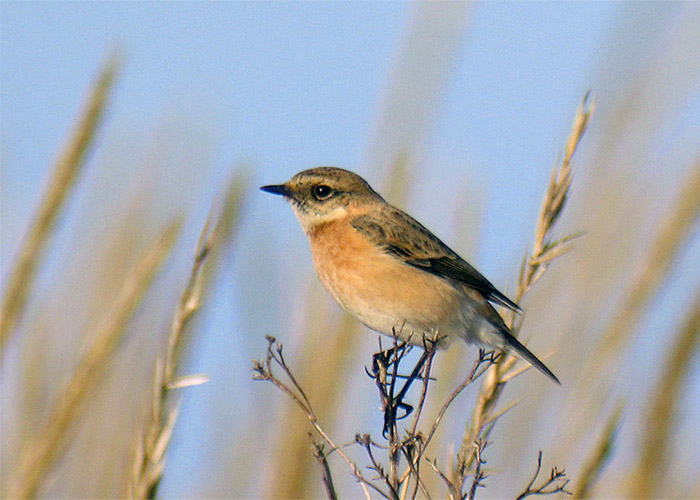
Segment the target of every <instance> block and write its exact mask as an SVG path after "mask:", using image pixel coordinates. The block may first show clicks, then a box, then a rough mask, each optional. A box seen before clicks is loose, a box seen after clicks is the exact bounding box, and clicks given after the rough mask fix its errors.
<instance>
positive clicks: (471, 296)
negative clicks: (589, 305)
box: [260, 167, 560, 384]
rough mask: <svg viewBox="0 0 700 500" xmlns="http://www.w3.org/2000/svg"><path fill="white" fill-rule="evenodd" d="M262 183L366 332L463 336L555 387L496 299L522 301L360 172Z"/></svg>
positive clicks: (445, 340) (307, 173)
mask: <svg viewBox="0 0 700 500" xmlns="http://www.w3.org/2000/svg"><path fill="white" fill-rule="evenodd" d="M260 189H261V190H262V191H265V192H267V193H272V194H275V195H280V196H282V197H284V198H285V199H286V200H287V201H289V202H290V203H291V206H292V208H293V210H294V213H295V215H296V218H297V219H298V221H299V223H300V224H301V227H302V229H303V231H304V233H305V234H306V236H307V238H308V240H309V244H310V247H311V254H312V258H313V262H314V267H315V268H316V272H317V274H318V276H319V279H320V281H321V283H322V284H323V285H324V287H325V288H326V290H327V291H328V292H329V293H330V295H331V296H332V297H333V298H334V299H335V300H336V302H337V303H338V304H339V305H340V306H341V307H342V308H343V309H345V310H346V311H347V312H348V313H350V315H352V316H354V317H355V318H357V319H358V320H359V321H360V322H361V323H363V324H364V325H366V326H367V327H368V328H370V329H371V330H374V331H376V332H378V333H380V334H384V335H389V336H392V335H398V337H399V338H400V339H401V340H405V341H408V342H409V343H411V344H416V345H420V344H423V343H424V340H423V339H424V338H426V336H427V338H435V339H437V342H438V347H440V348H444V347H447V346H448V345H449V344H450V343H451V341H452V340H453V339H455V338H461V339H462V340H464V341H466V342H467V343H468V344H476V345H479V346H485V347H488V348H493V349H497V350H500V351H505V352H512V351H514V352H515V353H517V354H518V355H519V356H520V357H522V358H524V359H525V360H526V361H527V362H529V363H530V364H531V365H532V366H534V367H535V368H537V369H538V370H539V371H541V372H542V373H544V374H545V375H547V376H548V377H549V378H550V379H552V380H553V381H554V382H556V383H557V384H560V382H559V379H558V378H557V377H556V376H555V375H554V373H552V371H551V370H550V369H549V368H547V366H545V364H544V363H542V361H540V360H539V358H537V356H535V355H534V354H533V353H532V352H530V350H528V349H527V348H526V347H525V346H524V345H523V344H522V343H521V342H520V341H519V340H518V339H517V338H515V336H514V335H513V332H512V331H511V330H510V329H509V328H508V326H507V325H506V324H505V322H504V321H503V319H502V317H501V316H500V315H499V313H498V312H497V311H496V309H495V308H494V307H493V305H492V304H497V305H499V306H503V307H505V308H506V309H510V310H513V311H516V312H521V309H520V307H519V306H518V305H517V304H516V303H515V302H513V301H512V300H511V299H509V298H508V297H507V296H506V295H504V294H503V293H501V292H499V291H498V290H497V289H496V287H494V285H492V284H491V282H490V281H489V280H487V279H486V278H485V277H484V276H483V275H482V274H481V273H479V271H477V270H476V269H475V268H474V267H473V266H472V265H471V264H469V263H468V262H467V261H466V260H464V259H463V258H461V257H460V256H459V255H457V253H456V252H454V251H453V250H452V249H450V247H448V246H447V245H446V244H445V243H443V242H442V241H441V240H440V239H439V238H438V237H437V236H435V235H434V234H433V233H431V232H430V231H429V230H428V229H427V228H426V227H425V226H423V225H422V224H420V223H419V222H418V221H416V220H415V219H414V218H413V217H411V216H410V215H408V214H407V213H405V212H404V211H402V210H400V209H399V208H396V207H395V206H393V205H391V204H390V203H388V202H387V201H385V200H384V198H382V196H381V195H380V194H379V193H377V192H376V191H375V190H374V189H372V187H371V186H370V185H369V183H368V182H367V181H365V180H364V179H363V178H362V177H360V176H359V175H357V174H355V173H354V172H351V171H349V170H345V169H342V168H337V167H317V168H311V169H308V170H304V171H302V172H299V173H298V174H296V175H295V176H294V177H292V178H291V179H290V180H289V181H287V182H285V183H283V184H274V185H267V186H262V187H261V188H260Z"/></svg>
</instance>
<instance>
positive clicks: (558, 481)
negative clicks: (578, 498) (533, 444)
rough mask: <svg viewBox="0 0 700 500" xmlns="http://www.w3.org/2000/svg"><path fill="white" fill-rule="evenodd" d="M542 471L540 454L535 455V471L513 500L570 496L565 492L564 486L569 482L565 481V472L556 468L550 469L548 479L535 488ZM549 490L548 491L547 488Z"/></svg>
mask: <svg viewBox="0 0 700 500" xmlns="http://www.w3.org/2000/svg"><path fill="white" fill-rule="evenodd" d="M541 470H542V452H541V451H540V452H539V453H538V454H537V469H536V470H535V475H534V476H532V479H531V480H530V483H528V485H527V487H526V488H525V490H524V491H523V492H522V493H521V494H520V495H518V496H517V497H516V499H515V500H522V499H523V498H526V497H529V496H532V495H553V494H555V493H565V494H567V495H571V492H569V491H566V486H567V485H568V484H569V480H568V479H566V472H565V471H564V470H563V469H562V470H559V469H557V468H556V467H552V470H551V472H550V473H549V478H547V479H546V480H545V481H544V483H542V484H541V485H540V486H535V482H536V481H537V478H538V476H539V475H540V471H541ZM550 486H551V488H550V489H549V490H548V489H547V488H549V487H550Z"/></svg>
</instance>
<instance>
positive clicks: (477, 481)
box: [463, 441, 488, 500]
mask: <svg viewBox="0 0 700 500" xmlns="http://www.w3.org/2000/svg"><path fill="white" fill-rule="evenodd" d="M487 444H488V443H487V442H486V441H477V442H476V443H474V448H475V452H474V453H475V454H476V466H475V470H474V480H473V481H472V485H471V487H470V488H469V495H468V496H467V498H468V499H469V500H474V499H475V498H476V490H477V488H484V487H485V486H484V485H483V484H482V483H481V481H483V480H484V479H486V478H487V477H488V475H487V474H486V473H485V472H484V471H482V470H481V466H482V465H483V464H485V463H486V460H484V459H482V458H481V454H482V453H483V452H484V449H486V446H487ZM463 477H464V476H463Z"/></svg>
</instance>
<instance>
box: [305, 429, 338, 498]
mask: <svg viewBox="0 0 700 500" xmlns="http://www.w3.org/2000/svg"><path fill="white" fill-rule="evenodd" d="M309 436H311V442H312V446H313V451H314V457H316V460H317V461H318V464H319V466H320V467H321V480H322V481H323V487H324V488H325V489H326V495H328V498H329V499H330V500H338V495H337V493H336V492H335V486H334V485H333V477H332V476H331V468H330V467H329V466H328V459H327V455H326V453H325V451H324V450H323V444H321V443H318V442H316V440H315V439H314V438H313V436H312V435H311V434H309Z"/></svg>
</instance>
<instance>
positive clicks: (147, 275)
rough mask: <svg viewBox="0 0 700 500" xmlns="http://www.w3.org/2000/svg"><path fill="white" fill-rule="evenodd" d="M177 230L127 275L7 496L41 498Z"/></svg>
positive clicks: (160, 240)
mask: <svg viewBox="0 0 700 500" xmlns="http://www.w3.org/2000/svg"><path fill="white" fill-rule="evenodd" d="M179 228H180V224H179V223H172V224H170V225H169V226H168V227H166V228H165V229H164V230H163V232H162V233H161V234H160V236H159V237H158V238H157V239H156V241H155V242H153V243H152V244H151V246H150V247H149V248H148V249H147V250H146V251H145V252H144V253H143V255H142V256H141V258H140V259H139V260H138V262H137V264H136V265H135V266H134V267H133V268H132V270H131V272H130V273H129V274H128V275H127V278H126V280H125V281H124V283H123V284H122V287H121V290H120V292H119V294H118V295H117V297H116V298H115V301H114V303H113V305H112V308H111V310H109V311H108V312H107V313H106V314H105V315H104V317H103V319H102V322H101V324H100V326H99V327H98V328H97V329H96V332H95V335H94V338H93V340H92V343H91V345H90V348H89V349H88V350H87V352H86V354H85V355H84V356H83V358H82V359H81V361H80V364H79V365H78V367H77V368H76V370H75V372H74V373H73V375H72V377H71V379H70V382H69V383H68V385H67V386H66V387H65V388H64V389H63V391H62V392H61V393H60V394H59V396H58V398H57V399H56V403H55V404H54V405H53V408H52V410H51V411H50V413H49V417H48V418H47V419H46V424H45V425H44V427H43V428H42V429H41V430H40V431H39V432H38V433H37V434H36V435H35V436H34V437H33V438H32V439H31V440H30V441H29V442H28V443H26V444H25V445H24V447H23V449H22V451H21V454H20V458H19V461H18V469H17V470H16V471H15V473H14V474H13V475H12V476H11V478H10V482H9V484H10V487H9V492H8V497H10V498H30V497H35V496H36V495H37V491H38V489H39V487H40V486H41V483H42V480H43V479H44V478H46V476H47V475H48V474H49V473H50V471H51V469H52V465H53V463H54V462H55V460H56V459H57V458H58V457H59V456H60V455H61V454H62V452H63V450H64V449H65V447H66V445H67V444H68V441H69V440H68V437H69V435H70V431H71V430H72V428H73V426H74V425H75V424H76V422H77V420H78V418H79V417H80V414H81V412H82V410H83V408H84V403H85V398H86V396H87V395H88V394H89V392H90V390H91V389H93V388H94V387H95V386H96V385H97V383H98V382H99V380H100V379H101V378H102V376H103V375H104V373H105V368H106V367H107V366H108V360H109V358H110V356H111V355H112V353H113V352H114V349H115V347H116V346H117V344H118V342H119V340H120V338H121V336H122V334H123V332H124V330H125V327H126V326H127V324H128V323H129V319H130V318H131V316H132V315H133V314H134V311H135V310H136V308H137V307H138V305H139V304H140V303H141V299H142V298H143V296H144V294H145V293H146V291H147V290H148V288H149V286H150V284H151V282H152V280H153V278H154V277H155V274H156V272H157V270H158V269H159V268H160V266H161V264H162V263H163V261H164V260H165V259H166V257H167V256H168V255H169V254H170V251H171V249H172V247H173V244H174V243H175V241H176V238H177V235H178V233H179Z"/></svg>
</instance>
